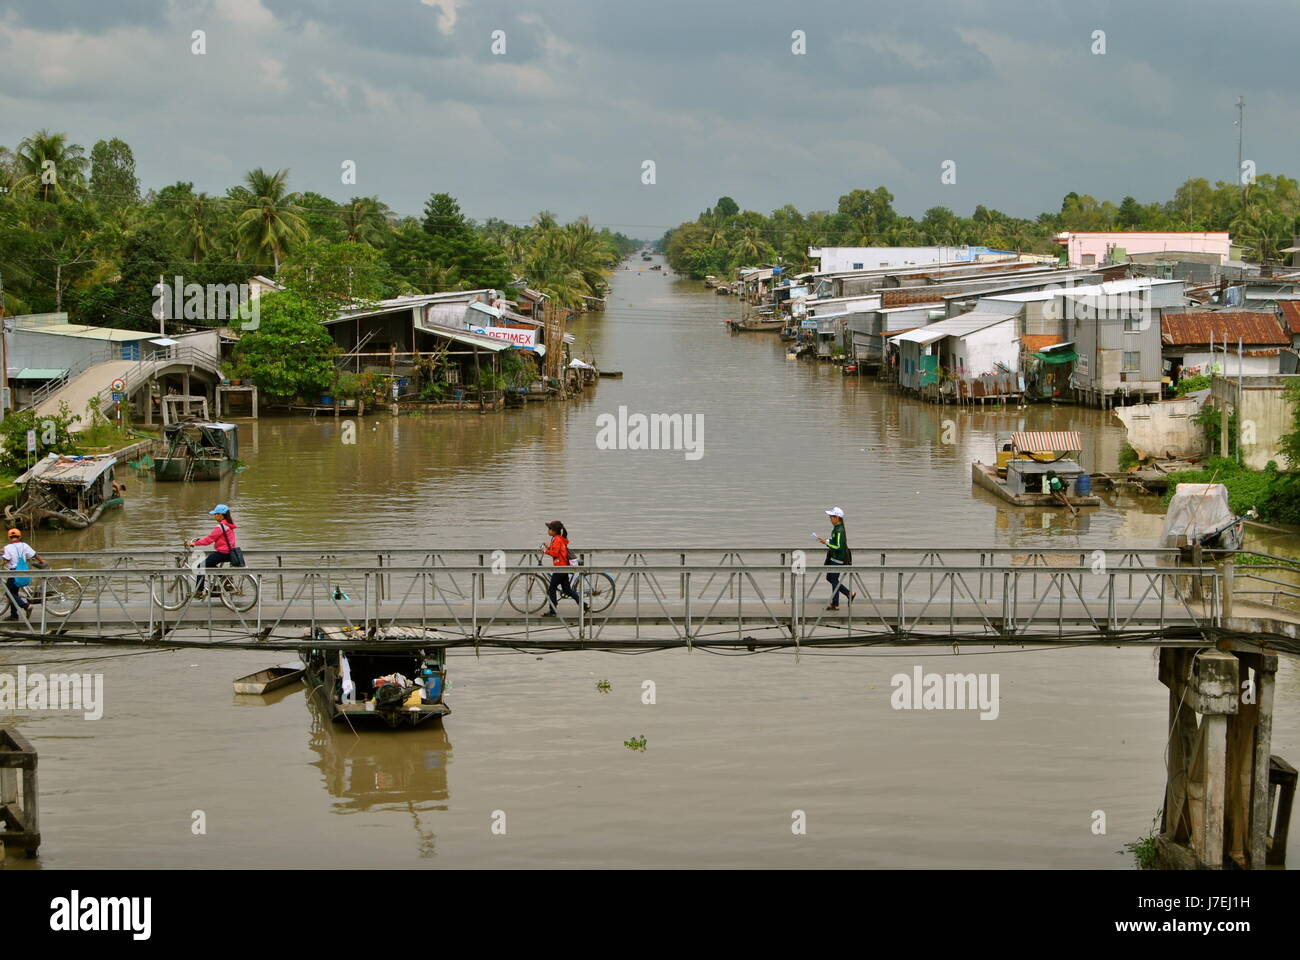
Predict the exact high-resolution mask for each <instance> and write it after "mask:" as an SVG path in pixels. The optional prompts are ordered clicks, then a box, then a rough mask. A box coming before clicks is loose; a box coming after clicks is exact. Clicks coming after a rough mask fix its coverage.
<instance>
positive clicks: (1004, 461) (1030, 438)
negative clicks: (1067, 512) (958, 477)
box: [971, 431, 1101, 508]
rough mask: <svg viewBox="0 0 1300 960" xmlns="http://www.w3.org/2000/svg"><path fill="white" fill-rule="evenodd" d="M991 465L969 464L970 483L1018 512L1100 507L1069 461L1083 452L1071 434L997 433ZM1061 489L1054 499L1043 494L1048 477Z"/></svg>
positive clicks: (1089, 485)
mask: <svg viewBox="0 0 1300 960" xmlns="http://www.w3.org/2000/svg"><path fill="white" fill-rule="evenodd" d="M996 447H997V449H996V451H995V457H994V462H993V463H991V464H989V463H981V462H980V461H979V460H976V461H975V462H974V463H972V464H971V482H972V483H973V484H974V485H975V486H977V487H983V488H984V489H985V490H988V491H989V492H990V493H995V494H997V495H998V496H999V497H1001V498H1002V499H1003V500H1005V501H1006V502H1007V503H1012V504H1015V505H1016V506H1018V507H1050V506H1061V505H1064V506H1069V507H1071V508H1074V507H1097V506H1101V498H1100V497H1098V496H1096V495H1094V494H1093V493H1092V480H1091V477H1090V476H1089V475H1088V474H1087V473H1085V472H1084V470H1083V467H1081V466H1080V465H1079V461H1078V460H1076V459H1074V456H1075V455H1076V454H1078V453H1080V452H1081V451H1082V450H1083V443H1082V442H1081V440H1080V438H1079V434H1078V433H1077V432H1075V431H1066V432H1059V433H1048V432H1041V431H1027V432H1013V433H999V434H997V440H996ZM1053 477H1055V478H1056V479H1059V480H1060V481H1061V483H1062V484H1063V485H1064V489H1063V490H1062V492H1061V494H1060V495H1055V494H1052V493H1051V492H1050V490H1049V489H1048V482H1049V481H1050V479H1051V478H1053Z"/></svg>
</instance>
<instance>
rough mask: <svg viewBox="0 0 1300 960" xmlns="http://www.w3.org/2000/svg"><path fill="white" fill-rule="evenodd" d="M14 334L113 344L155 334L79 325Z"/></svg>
mask: <svg viewBox="0 0 1300 960" xmlns="http://www.w3.org/2000/svg"><path fill="white" fill-rule="evenodd" d="M13 332H14V333H48V334H50V335H51V336H55V337H77V338H79V339H81V340H107V341H110V342H113V343H120V342H123V341H125V342H127V343H130V342H132V341H135V340H148V339H149V338H150V337H156V336H158V334H156V333H141V332H140V331H139V330H119V329H117V328H116V327H87V326H84V325H82V324H79V323H63V324H55V323H51V324H46V325H44V326H40V327H16V328H15V329H14V330H13Z"/></svg>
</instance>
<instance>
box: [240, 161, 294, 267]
mask: <svg viewBox="0 0 1300 960" xmlns="http://www.w3.org/2000/svg"><path fill="white" fill-rule="evenodd" d="M288 179H289V171H288V170H277V171H276V172H275V173H268V172H267V171H265V170H263V169H262V168H261V167H258V168H257V169H256V170H250V171H249V172H248V173H247V174H246V175H245V177H244V183H245V184H246V186H245V187H236V188H234V189H233V190H231V191H230V199H231V200H232V201H233V202H234V203H235V204H236V205H237V208H238V209H240V210H241V211H242V212H240V213H239V214H237V215H236V217H235V233H236V235H237V237H238V240H239V246H240V249H241V250H243V251H246V252H249V253H252V254H254V255H255V256H257V257H259V258H260V259H261V260H262V262H265V261H266V260H267V259H270V260H271V261H272V262H273V263H274V264H275V269H276V270H277V271H278V270H279V269H280V261H281V260H283V259H284V255H285V253H286V251H287V250H288V249H289V248H290V247H291V246H293V244H294V243H296V242H298V241H300V240H306V239H307V236H308V231H307V224H306V223H304V222H303V218H302V208H301V207H300V206H298V202H297V199H298V195H297V194H294V193H289V192H288V190H287V188H286V182H287V181H288Z"/></svg>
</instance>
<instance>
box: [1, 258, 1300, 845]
mask: <svg viewBox="0 0 1300 960" xmlns="http://www.w3.org/2000/svg"><path fill="white" fill-rule="evenodd" d="M656 262H661V261H659V260H656ZM635 264H636V265H635V266H633V267H632V268H631V269H628V270H622V269H620V270H618V271H616V272H615V274H614V278H613V285H614V290H613V294H612V296H611V298H610V303H609V308H608V310H607V311H606V312H605V313H604V314H603V315H600V314H596V315H591V316H588V317H584V318H582V319H580V320H579V321H577V322H576V323H575V324H574V325H573V326H572V327H571V330H572V332H573V333H575V334H576V337H577V343H576V348H577V352H578V354H579V355H582V356H586V357H588V358H589V359H591V358H594V359H597V360H598V361H599V363H600V364H601V365H602V366H604V367H608V368H618V369H621V370H623V371H624V372H625V375H624V378H623V379H621V380H608V379H606V380H602V381H600V382H599V384H598V385H597V386H596V387H595V389H593V390H589V391H588V392H587V393H586V395H584V396H583V397H581V398H580V399H577V400H575V401H572V402H569V403H548V404H529V405H528V407H527V408H526V409H523V410H511V411H505V412H501V413H493V414H489V415H486V416H479V415H478V414H477V413H464V414H441V415H435V416H427V417H407V416H404V417H400V418H392V417H390V416H388V415H386V414H385V415H380V416H375V417H367V418H364V419H362V420H361V421H359V424H358V430H357V442H356V443H355V444H344V443H342V442H341V440H342V434H341V425H340V424H339V423H338V422H336V421H335V420H334V419H333V418H320V419H315V420H312V419H307V418H297V419H283V418H264V419H262V420H261V421H244V422H243V423H242V424H241V428H240V437H241V446H242V453H243V457H244V459H245V461H246V462H247V463H248V464H249V467H248V469H247V470H246V471H244V472H242V473H240V474H238V475H235V476H232V477H230V478H227V479H226V480H224V481H221V482H219V483H208V484H198V483H195V484H158V485H155V484H154V483H153V482H152V481H150V480H136V479H131V480H130V486H129V489H128V502H127V506H126V507H125V508H124V509H123V510H122V511H120V512H117V513H116V514H115V515H109V516H108V517H107V518H106V519H105V520H103V521H101V522H100V523H98V524H96V525H95V526H93V527H91V528H90V529H88V530H85V531H80V532H74V533H65V534H53V533H47V532H41V534H40V535H39V537H38V538H37V540H36V542H35V543H34V545H35V546H36V547H37V548H38V549H45V550H50V551H54V550H60V549H63V550H72V549H106V548H114V547H133V546H140V545H158V544H164V545H170V544H175V543H178V542H179V540H180V539H181V538H182V537H186V536H194V535H197V534H200V533H206V532H207V530H208V529H209V528H210V524H209V523H208V518H207V516H206V513H207V511H208V510H209V509H211V507H212V505H213V504H214V503H217V502H224V503H228V504H230V505H231V507H232V509H233V511H234V513H235V516H236V518H237V520H238V523H239V526H240V532H241V544H243V545H245V546H250V547H255V546H267V547H269V546H288V545H302V546H319V547H327V546H373V547H376V548H383V547H390V546H395V545H398V546H410V545H414V544H430V545H437V546H442V547H456V546H466V547H468V546H473V547H481V548H486V549H491V548H493V547H496V546H520V545H529V544H534V543H540V542H541V540H542V539H543V534H544V529H543V524H544V522H545V521H546V520H550V519H561V520H563V521H564V522H565V523H566V525H567V526H568V529H569V531H570V535H571V538H572V540H573V543H574V546H575V547H579V548H581V547H582V546H584V545H587V546H598V545H606V546H608V545H620V544H627V545H642V546H657V545H662V546H680V545H687V546H700V547H703V546H721V545H726V544H729V543H735V544H740V545H756V544H780V545H789V544H794V545H804V544H805V543H806V542H808V534H809V531H811V530H817V531H823V530H824V529H825V528H826V523H825V520H826V517H825V514H824V513H823V510H825V509H827V508H829V507H831V506H840V507H842V508H843V509H844V510H845V512H846V514H847V530H848V533H849V539H850V543H851V544H852V545H853V546H854V547H855V549H862V548H864V547H869V546H871V545H874V544H880V545H893V546H909V547H914V546H925V545H933V546H936V547H939V546H981V545H999V546H1006V545H1015V546H1026V547H1031V546H1072V547H1073V546H1080V547H1084V546H1086V547H1093V546H1117V545H1132V546H1154V545H1155V544H1156V542H1157V540H1158V538H1159V534H1160V527H1161V512H1160V509H1159V506H1158V503H1156V502H1155V501H1154V500H1152V499H1144V498H1140V497H1135V496H1130V495H1127V494H1110V493H1104V494H1103V496H1104V497H1105V499H1106V504H1105V505H1104V506H1103V507H1101V508H1098V509H1096V510H1091V511H1085V515H1084V516H1083V517H1082V518H1080V519H1078V520H1072V519H1070V518H1069V517H1067V516H1064V515H1063V514H1061V513H1060V512H1058V511H1050V510H1027V509H1016V508H1011V507H1008V506H1006V505H1004V504H1002V503H1001V501H999V500H997V499H996V498H994V497H992V496H991V495H989V494H987V493H985V492H983V491H975V490H972V489H971V483H970V473H969V469H970V466H969V465H970V461H971V460H972V459H976V458H980V459H985V460H989V459H991V458H992V456H993V434H994V432H995V431H997V430H1006V429H1012V428H1019V427H1024V428H1027V429H1041V430H1066V429H1069V430H1078V431H1080V432H1081V433H1082V435H1083V437H1084V440H1085V446H1086V449H1085V451H1084V454H1083V462H1084V466H1085V467H1086V468H1088V469H1093V470H1097V469H1114V467H1115V464H1116V460H1117V457H1118V452H1119V449H1120V446H1121V444H1122V442H1123V439H1124V434H1123V429H1122V427H1121V426H1120V425H1119V423H1118V421H1117V420H1115V419H1114V418H1113V416H1112V415H1111V414H1109V413H1103V412H1101V411H1096V410H1089V409H1083V408H1076V407H1070V406H1060V407H1055V408H1054V407H1052V406H1050V405H1045V404H1039V405H1034V406H1031V407H1029V408H1027V409H1024V410H1017V409H1016V408H1015V407H1008V408H1005V409H1001V408H993V407H989V408H984V409H982V408H979V407H975V408H966V409H960V410H958V409H954V408H953V407H937V406H933V405H929V404H925V403H920V402H917V401H912V400H907V399H903V398H900V397H899V396H897V395H896V394H895V393H893V392H892V391H891V390H890V389H889V388H887V387H883V386H881V385H879V384H877V383H875V382H874V381H873V380H870V379H867V378H862V379H858V378H852V377H844V376H842V375H841V373H840V371H839V368H838V367H835V366H832V365H825V364H823V365H817V364H812V363H804V362H797V361H791V360H787V359H786V357H785V350H784V346H783V345H782V344H781V343H779V342H778V340H777V338H776V337H775V336H774V335H770V334H744V335H735V336H733V335H731V334H729V333H727V332H726V330H725V329H724V328H723V327H722V325H721V324H720V323H719V321H720V320H721V319H722V318H723V317H727V316H732V315H734V314H735V312H736V311H737V310H738V309H739V306H738V304H737V302H736V301H735V300H734V299H732V298H729V297H720V296H716V295H714V294H713V293H712V291H706V290H704V289H703V288H702V285H701V284H699V283H698V282H693V281H687V280H682V279H679V278H676V277H666V276H664V275H663V273H661V272H660V271H649V270H645V269H643V267H644V266H645V265H644V264H643V263H642V262H641V261H639V260H638V261H635ZM620 405H622V406H626V407H627V408H628V410H629V411H630V412H643V413H683V414H702V415H703V423H704V433H703V448H702V456H701V457H700V458H699V459H693V460H692V459H687V458H686V456H685V455H684V454H683V452H682V451H627V450H601V449H598V448H597V445H596V443H595V437H596V418H597V416H598V415H599V414H601V413H612V412H615V411H616V410H617V408H618V407H619V406H620ZM945 421H950V422H945ZM1253 536H1256V539H1254V540H1252V541H1251V543H1249V544H1248V546H1254V547H1257V548H1261V549H1274V550H1275V549H1277V548H1278V547H1279V546H1280V545H1281V544H1282V543H1283V542H1284V540H1285V539H1286V538H1284V537H1281V536H1279V535H1266V536H1264V537H1263V538H1260V537H1258V536H1257V535H1253ZM1291 543H1292V544H1293V543H1294V538H1291ZM1292 552H1293V550H1292ZM91 656H93V651H85V650H71V651H70V650H69V649H68V648H66V647H60V648H48V649H44V650H36V649H32V648H23V649H21V650H20V649H11V650H7V651H4V652H3V653H0V666H6V665H8V666H10V667H12V666H14V665H16V664H18V663H26V664H33V665H34V664H38V663H41V662H54V661H58V662H59V663H60V666H59V667H58V669H64V670H85V671H89V670H94V671H102V672H103V674H104V678H105V679H104V683H105V689H106V709H105V713H104V716H103V717H102V718H101V719H99V720H94V721H89V720H83V719H80V718H79V717H74V716H69V715H67V714H63V713H54V712H48V713H24V714H20V715H19V716H18V717H17V718H16V719H17V722H18V724H19V726H20V728H21V729H22V730H23V732H24V733H25V734H26V735H27V736H28V737H29V739H31V740H32V741H33V743H34V744H35V745H36V747H37V749H38V750H39V751H40V755H41V762H40V769H41V786H42V794H41V804H42V810H41V813H42V833H43V836H44V842H43V845H42V847H41V856H40V859H39V860H38V861H36V862H34V863H24V862H22V861H11V862H10V865H11V866H16V867H19V868H22V867H28V868H31V867H46V868H52V867H54V868H57V867H195V868H220V867H260V866H286V867H313V868H316V867H325V868H328V867H336V866H363V867H384V866H398V867H410V866H419V865H430V866H455V867H508V866H520V867H542V866H562V867H565V866H573V867H578V866H665V867H667V866H686V867H723V866H744V867H760V866H779V867H810V866H817V867H852V866H857V867H909V868H911V867H915V868H924V867H1089V868H1103V869H1104V868H1110V869H1125V868H1130V867H1131V866H1132V858H1131V857H1130V856H1128V855H1127V854H1123V853H1121V852H1120V851H1121V847H1122V845H1123V844H1124V843H1126V842H1129V841H1132V840H1134V839H1136V838H1137V837H1138V836H1140V835H1143V834H1145V833H1147V832H1148V830H1149V828H1150V827H1151V824H1152V819H1153V817H1154V816H1155V814H1156V811H1157V810H1158V808H1159V807H1160V805H1161V799H1162V791H1163V788H1164V771H1163V755H1164V743H1165V724H1166V691H1165V688H1164V687H1162V686H1161V685H1160V683H1159V682H1158V681H1157V680H1156V671H1155V659H1154V656H1153V653H1152V652H1151V651H1149V650H1141V649H1088V650H1079V649H1054V650H1048V651H1035V650H1019V649H1015V650H1011V651H1004V650H1001V649H999V650H996V651H985V650H979V651H972V650H968V651H966V652H963V653H961V654H960V656H954V655H953V654H952V652H951V651H949V650H947V649H943V650H926V651H913V650H886V649H881V650H874V651H869V652H866V653H854V654H848V655H845V654H844V653H840V654H839V655H827V654H820V655H819V654H808V653H804V654H803V655H802V656H801V657H799V658H798V659H796V658H795V656H794V655H793V654H790V653H785V652H779V653H766V654H759V655H753V656H747V657H722V656H717V655H710V654H708V653H704V652H700V651H695V652H692V653H686V652H675V653H655V654H651V655H644V656H635V657H632V656H619V655H615V654H601V653H563V654H553V655H549V656H546V657H544V658H543V657H534V656H532V655H520V654H513V653H501V652H495V651H494V652H492V653H491V654H485V655H484V656H482V657H475V656H473V654H470V653H465V654H458V655H453V656H452V657H451V659H450V671H449V678H450V689H449V691H448V694H447V700H448V702H449V703H450V704H451V705H452V708H453V713H452V715H451V716H450V717H449V718H447V720H446V721H445V722H444V723H443V725H442V727H440V728H432V729H415V730H412V731H402V732H398V733H388V732H383V733H380V732H373V731H362V732H359V733H357V734H354V733H352V732H351V731H349V730H348V729H347V727H341V728H339V727H334V726H332V725H325V726H324V727H322V726H321V725H320V724H318V723H316V722H314V717H313V715H312V714H311V713H310V711H309V710H308V708H307V707H306V706H305V705H304V702H303V699H304V698H303V693H302V691H301V690H295V691H291V692H289V693H287V694H284V695H281V696H276V697H272V698H269V699H267V700H265V701H263V700H260V699H256V698H237V697H235V696H234V695H233V694H232V693H231V687H230V681H231V679H232V678H234V677H237V676H240V675H241V674H244V673H247V672H250V671H252V670H254V669H258V668H261V667H264V666H268V665H270V663H271V660H270V659H268V657H267V656H266V655H261V656H259V655H257V654H252V653H240V652H230V653H228V654H215V653H195V652H189V651H179V652H147V653H139V652H135V651H131V652H129V654H128V655H123V654H122V652H121V651H110V652H109V653H108V654H106V655H104V658H103V659H97V660H89V661H87V660H82V659H80V658H88V657H91ZM973 657H974V658H976V659H972V658H973ZM69 660H76V661H77V662H75V663H67V662H66V661H69ZM1281 660H1282V663H1281V669H1280V672H1279V675H1278V696H1277V709H1276V715H1275V726H1274V731H1273V752H1274V753H1276V754H1279V755H1281V756H1283V757H1286V758H1288V759H1290V760H1291V761H1292V762H1295V760H1296V758H1297V756H1300V715H1298V712H1297V710H1296V707H1297V705H1298V704H1300V674H1298V673H1297V670H1296V669H1295V665H1294V664H1293V663H1292V662H1291V661H1289V660H1288V659H1287V658H1285V657H1283V658H1281ZM914 664H921V665H922V666H923V668H924V669H925V670H927V671H930V670H935V671H939V672H944V671H948V670H960V671H962V672H984V673H997V674H998V675H999V676H1000V681H1001V684H1000V693H1001V707H1000V713H999V716H998V718H997V719H996V721H993V722H984V721H981V720H980V719H979V717H978V715H977V714H976V713H973V712H961V711H895V710H893V709H891V707H890V703H889V695H890V692H891V690H890V683H889V681H890V677H891V676H892V675H893V674H895V673H899V672H910V671H911V669H912V667H913V665H914ZM29 669H35V666H32V667H30V668H29ZM600 680H608V681H609V683H610V686H611V689H610V691H609V692H608V693H601V692H599V691H598V690H597V689H596V683H597V681H600ZM645 680H653V681H654V682H655V688H656V702H655V703H654V704H643V703H642V701H641V692H642V683H643V681H645ZM13 719H15V718H13V717H2V716H0V721H3V722H10V721H11V720H13ZM639 735H644V736H645V737H646V739H647V749H646V750H645V751H644V752H640V751H631V750H628V749H627V748H625V747H624V745H623V741H624V740H626V739H628V738H629V737H632V736H639ZM198 811H201V812H202V816H201V817H200V816H199V815H198V813H197V812H198ZM797 811H799V812H802V817H803V818H804V820H805V821H806V824H807V829H806V832H805V833H802V834H799V833H795V832H794V831H792V829H791V825H792V822H794V820H795V819H797V818H798V817H799V816H800V814H799V813H797ZM1096 811H1102V812H1103V813H1104V816H1105V833H1103V834H1099V833H1096V832H1094V823H1096V822H1097V818H1096V815H1095V812H1096ZM196 822H201V823H202V825H203V830H202V831H198V828H197V827H195V826H194V824H195V823H196ZM503 823H504V832H500V831H501V830H502V824H503ZM494 826H495V828H496V829H495V831H494Z"/></svg>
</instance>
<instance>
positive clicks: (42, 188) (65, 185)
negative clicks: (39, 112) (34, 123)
mask: <svg viewBox="0 0 1300 960" xmlns="http://www.w3.org/2000/svg"><path fill="white" fill-rule="evenodd" d="M14 161H15V167H16V170H17V174H18V176H17V180H16V182H15V184H14V187H15V189H17V190H20V191H24V192H28V193H31V194H32V195H34V196H36V197H38V198H39V199H41V200H44V201H47V202H49V201H55V200H66V199H67V198H68V196H69V195H71V194H73V193H75V192H77V191H78V190H79V189H80V188H81V187H82V186H83V185H84V184H85V181H86V163H87V161H86V157H85V150H83V149H82V148H81V147H80V146H78V145H77V144H75V143H69V142H68V135H67V134H66V133H50V132H49V131H48V130H37V131H36V132H35V133H34V134H32V135H31V136H30V137H24V138H23V139H22V141H21V142H19V144H18V150H17V152H16V153H15V154H14Z"/></svg>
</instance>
